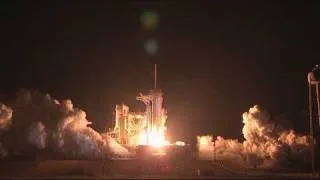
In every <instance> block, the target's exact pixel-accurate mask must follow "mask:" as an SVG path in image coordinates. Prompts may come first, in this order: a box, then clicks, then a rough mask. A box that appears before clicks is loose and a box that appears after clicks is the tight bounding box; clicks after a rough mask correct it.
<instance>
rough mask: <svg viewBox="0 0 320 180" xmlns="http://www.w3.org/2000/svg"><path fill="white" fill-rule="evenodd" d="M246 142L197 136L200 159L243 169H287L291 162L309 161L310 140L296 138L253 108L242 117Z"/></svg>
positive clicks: (302, 137)
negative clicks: (224, 161) (218, 160)
mask: <svg viewBox="0 0 320 180" xmlns="http://www.w3.org/2000/svg"><path fill="white" fill-rule="evenodd" d="M242 118H243V123H244V126H243V129H242V133H243V135H244V138H245V141H244V142H243V143H240V142H238V140H233V139H224V138H222V137H220V136H218V137H217V139H216V140H215V141H214V142H212V139H213V137H212V136H202V137H198V148H199V156H200V158H202V159H213V158H214V156H215V158H217V159H224V160H231V161H237V162H238V163H240V164H242V165H245V166H250V167H254V166H261V167H274V166H287V165H289V164H290V163H292V162H289V161H295V162H300V163H303V162H306V161H307V160H308V156H307V155H308V150H309V139H308V137H307V136H298V135H297V134H296V133H295V132H294V131H293V130H286V129H285V128H283V127H281V126H280V125H276V124H275V123H273V122H271V121H270V116H269V114H268V112H267V111H266V110H265V109H263V108H261V107H260V106H257V105H255V106H254V107H252V108H250V109H249V112H245V113H243V115H242Z"/></svg>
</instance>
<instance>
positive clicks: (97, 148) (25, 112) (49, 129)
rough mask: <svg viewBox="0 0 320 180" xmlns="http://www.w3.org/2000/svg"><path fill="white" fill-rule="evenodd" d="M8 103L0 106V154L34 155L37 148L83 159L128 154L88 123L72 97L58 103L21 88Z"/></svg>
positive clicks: (66, 156)
mask: <svg viewBox="0 0 320 180" xmlns="http://www.w3.org/2000/svg"><path fill="white" fill-rule="evenodd" d="M11 107H12V108H9V107H7V106H5V105H2V106H1V109H0V128H1V131H2V134H1V137H0V138H1V144H0V155H2V156H7V155H11V156H12V155H21V154H28V155H34V156H37V155H38V153H39V151H40V152H51V153H55V154H59V156H62V157H64V158H86V159H97V158H108V157H110V156H120V157H123V156H128V155H130V154H129V152H128V151H127V149H125V148H124V147H122V146H121V145H119V144H117V143H116V141H114V140H113V139H112V138H111V137H108V136H107V135H105V134H100V133H98V132H96V131H95V130H94V129H92V128H91V127H89V125H90V124H91V122H89V121H88V120H87V119H86V113H85V112H84V111H82V110H80V109H77V108H74V107H73V104H72V102H71V100H63V101H61V103H60V102H59V101H58V100H56V99H53V98H51V96H50V95H48V94H47V95H45V96H43V95H42V94H41V93H39V92H37V91H21V92H20V93H18V96H17V98H16V100H15V101H14V103H13V104H12V105H11ZM50 156H52V157H54V156H53V155H50Z"/></svg>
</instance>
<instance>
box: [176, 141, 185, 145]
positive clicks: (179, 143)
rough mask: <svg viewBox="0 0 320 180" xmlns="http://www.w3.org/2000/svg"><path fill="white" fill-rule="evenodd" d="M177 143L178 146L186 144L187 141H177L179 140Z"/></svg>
mask: <svg viewBox="0 0 320 180" xmlns="http://www.w3.org/2000/svg"><path fill="white" fill-rule="evenodd" d="M176 145H177V146H185V145H186V143H185V142H183V141H177V142H176Z"/></svg>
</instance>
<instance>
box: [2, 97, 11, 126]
mask: <svg viewBox="0 0 320 180" xmlns="http://www.w3.org/2000/svg"><path fill="white" fill-rule="evenodd" d="M11 118H12V109H11V108H9V107H7V106H6V105H4V104H1V103H0V131H3V130H6V129H8V128H9V126H10V125H11Z"/></svg>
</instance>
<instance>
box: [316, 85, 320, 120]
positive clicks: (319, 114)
mask: <svg viewBox="0 0 320 180" xmlns="http://www.w3.org/2000/svg"><path fill="white" fill-rule="evenodd" d="M316 91H317V107H318V124H319V126H320V102H319V101H320V99H319V81H317V82H316Z"/></svg>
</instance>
